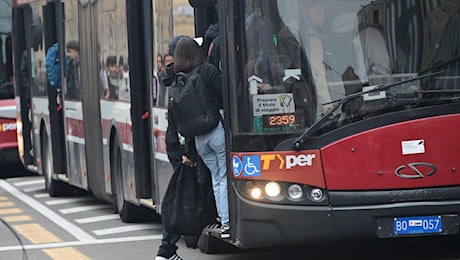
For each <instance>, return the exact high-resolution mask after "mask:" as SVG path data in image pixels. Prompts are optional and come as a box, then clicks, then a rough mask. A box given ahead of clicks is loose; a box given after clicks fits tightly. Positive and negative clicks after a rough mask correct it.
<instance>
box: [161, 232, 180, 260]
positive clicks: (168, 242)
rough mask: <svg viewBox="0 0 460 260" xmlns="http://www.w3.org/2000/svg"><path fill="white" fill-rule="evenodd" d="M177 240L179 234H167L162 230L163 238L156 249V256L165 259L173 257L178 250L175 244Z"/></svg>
mask: <svg viewBox="0 0 460 260" xmlns="http://www.w3.org/2000/svg"><path fill="white" fill-rule="evenodd" d="M179 239H180V235H179V234H173V233H168V231H166V229H164V228H163V238H162V239H161V245H160V248H159V249H158V254H157V255H159V256H163V257H166V258H169V257H171V256H172V255H174V254H175V253H176V251H177V248H178V247H177V246H176V243H177V241H179Z"/></svg>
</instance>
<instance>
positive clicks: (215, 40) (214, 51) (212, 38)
mask: <svg viewBox="0 0 460 260" xmlns="http://www.w3.org/2000/svg"><path fill="white" fill-rule="evenodd" d="M203 47H204V48H205V50H206V52H207V53H206V56H207V59H208V60H207V61H208V62H209V63H211V64H213V65H214V66H216V67H217V68H218V69H219V70H222V68H221V64H220V60H221V59H220V39H219V24H217V23H216V24H211V25H210V26H209V27H208V30H206V33H205V35H204V44H203Z"/></svg>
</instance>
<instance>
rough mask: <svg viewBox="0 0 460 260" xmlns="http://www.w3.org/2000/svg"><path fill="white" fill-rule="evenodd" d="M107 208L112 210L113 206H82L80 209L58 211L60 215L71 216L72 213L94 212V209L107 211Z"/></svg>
mask: <svg viewBox="0 0 460 260" xmlns="http://www.w3.org/2000/svg"><path fill="white" fill-rule="evenodd" d="M109 208H113V206H112V205H93V206H82V207H74V208H68V209H60V210H59V211H60V212H61V213H62V214H72V213H78V212H84V211H90V210H95V209H109Z"/></svg>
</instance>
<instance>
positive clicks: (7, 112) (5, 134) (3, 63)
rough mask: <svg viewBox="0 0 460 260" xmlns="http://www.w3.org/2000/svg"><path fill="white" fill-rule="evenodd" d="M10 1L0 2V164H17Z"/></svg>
mask: <svg viewBox="0 0 460 260" xmlns="http://www.w3.org/2000/svg"><path fill="white" fill-rule="evenodd" d="M12 78H13V67H12V60H11V10H10V1H0V163H18V162H19V156H18V143H17V139H16V104H15V100H14V88H13V83H12Z"/></svg>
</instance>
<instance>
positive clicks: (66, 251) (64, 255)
mask: <svg viewBox="0 0 460 260" xmlns="http://www.w3.org/2000/svg"><path fill="white" fill-rule="evenodd" d="M43 252H45V254H47V255H49V256H50V257H51V258H52V259H82V260H83V259H90V258H89V257H88V256H86V255H84V254H82V253H81V252H80V251H78V250H77V249H75V248H73V247H63V248H53V249H43Z"/></svg>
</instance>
